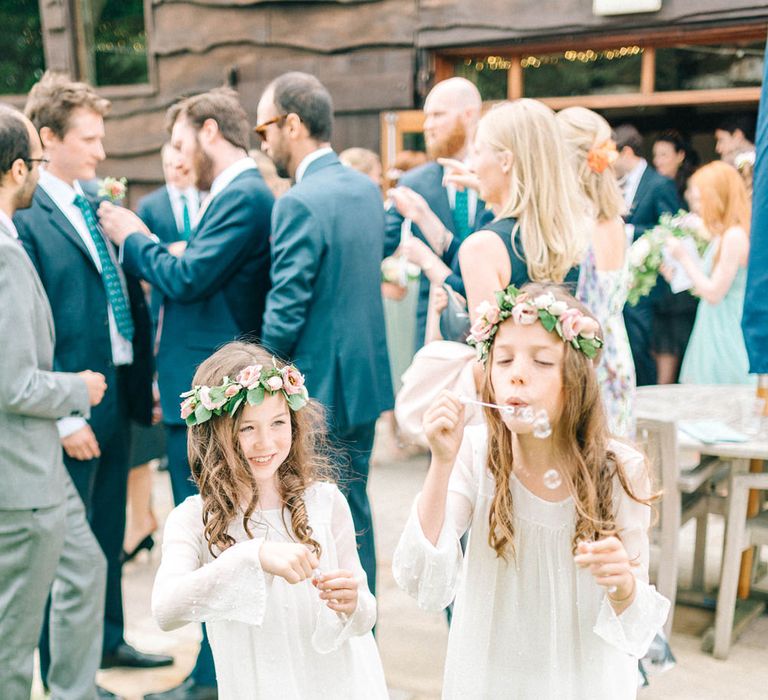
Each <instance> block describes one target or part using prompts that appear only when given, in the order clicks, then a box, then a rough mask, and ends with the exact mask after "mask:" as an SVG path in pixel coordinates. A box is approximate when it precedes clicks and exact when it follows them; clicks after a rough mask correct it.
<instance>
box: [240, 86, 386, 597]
mask: <svg viewBox="0 0 768 700" xmlns="http://www.w3.org/2000/svg"><path fill="white" fill-rule="evenodd" d="M257 118H258V121H259V125H258V126H257V127H256V128H255V131H256V133H257V134H258V135H259V136H260V137H261V139H262V141H263V143H262V150H263V151H264V152H265V153H266V154H267V155H268V156H269V157H270V158H271V159H272V160H273V161H274V163H275V167H276V169H277V173H278V175H280V176H281V177H291V178H293V180H294V182H295V184H294V186H293V187H292V188H291V189H290V190H288V192H286V193H285V194H284V195H283V196H282V197H280V199H278V200H277V203H276V204H275V210H274V213H273V216H272V229H273V233H272V236H273V242H272V248H273V251H272V270H271V277H272V289H271V290H270V292H269V295H268V296H267V308H266V311H265V312H264V331H263V333H262V342H263V343H264V345H266V346H267V347H269V348H270V349H271V350H272V351H273V352H275V353H276V354H277V355H279V356H280V357H283V358H284V359H286V360H292V361H294V362H296V365H297V366H298V367H300V368H301V371H302V372H304V373H305V375H306V380H307V386H309V387H310V388H311V390H312V395H313V397H315V398H317V399H318V400H319V401H320V402H321V403H322V404H323V405H324V406H325V407H326V408H327V409H328V414H329V417H328V419H329V429H330V439H331V442H332V444H333V445H334V447H335V448H338V449H337V451H336V454H338V455H340V456H341V459H340V464H339V475H340V479H339V486H340V487H341V488H342V491H344V493H345V495H346V496H347V500H348V501H349V505H350V510H351V511H352V518H353V520H354V523H355V530H356V531H357V533H358V537H357V541H358V545H359V551H360V561H361V564H362V565H363V568H364V569H365V572H366V574H367V576H368V587H369V588H370V590H371V592H375V586H376V554H375V551H374V538H373V523H372V521H371V510H370V505H369V502H368V495H367V492H366V485H367V481H368V464H369V459H370V455H371V449H372V446H373V437H374V429H375V425H376V419H377V418H378V417H379V415H380V414H381V413H383V412H384V411H386V410H389V409H390V408H392V404H393V400H392V381H391V379H390V370H389V358H388V356H387V343H386V337H385V330H384V310H383V306H382V300H381V288H380V279H381V271H380V265H381V259H382V254H383V250H384V210H383V207H382V206H381V193H380V191H379V188H378V187H377V186H376V185H374V184H373V182H372V181H371V180H370V178H368V177H366V176H365V175H362V174H361V173H358V172H356V171H355V170H352V168H347V167H346V166H344V165H342V163H341V162H340V161H339V158H338V156H337V155H336V153H335V152H334V151H333V149H332V148H331V146H330V139H331V127H332V123H333V106H332V102H331V96H330V94H329V93H328V91H327V90H326V88H325V87H324V86H323V85H322V84H321V83H320V81H319V80H318V79H317V78H315V77H314V76H312V75H308V74H307V73H286V74H284V75H282V76H280V77H279V78H277V79H276V80H274V81H273V82H272V83H270V85H269V86H268V87H267V89H266V90H265V92H264V94H263V95H262V97H261V100H260V101H259V106H258V109H257Z"/></svg>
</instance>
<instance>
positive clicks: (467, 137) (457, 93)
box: [384, 78, 493, 351]
mask: <svg viewBox="0 0 768 700" xmlns="http://www.w3.org/2000/svg"><path fill="white" fill-rule="evenodd" d="M481 109H482V100H481V98H480V93H479V92H478V89H477V87H475V85H474V83H471V82H470V81H469V80H466V79H465V78H449V79H448V80H443V81H442V82H440V83H438V84H437V85H435V87H433V88H432V90H431V91H430V93H429V95H427V99H426V101H425V102H424V141H425V142H426V145H427V155H428V156H429V158H430V162H429V163H426V164H425V165H422V166H420V167H418V168H414V169H413V170H409V171H408V172H407V173H405V175H403V177H402V178H400V181H399V182H398V186H404V187H409V188H411V189H412V190H414V191H415V192H417V193H418V194H420V195H421V196H422V197H424V199H425V200H426V201H427V204H429V206H430V208H431V209H432V211H434V212H435V214H437V216H438V217H439V218H440V220H441V221H442V222H443V225H444V226H445V227H446V228H447V229H448V231H449V232H450V235H449V236H447V237H446V238H445V240H443V241H440V243H439V244H437V248H433V250H435V252H436V253H437V254H438V255H440V256H441V258H442V259H443V261H444V262H445V263H446V264H447V265H448V266H449V267H450V266H451V262H452V261H453V258H454V256H455V255H456V252H457V251H458V248H459V245H460V244H461V242H462V241H463V240H464V239H465V238H466V237H467V236H468V235H469V234H470V233H472V232H473V231H475V230H477V229H479V228H481V227H482V226H484V225H485V224H486V223H488V222H489V221H491V219H493V214H492V213H491V212H490V211H488V210H487V209H486V208H485V203H484V202H483V201H482V200H479V199H478V197H477V193H476V192H474V191H472V190H458V189H457V188H456V187H455V186H454V185H452V184H448V185H443V166H442V165H440V164H439V163H437V162H436V161H437V159H438V158H453V159H455V160H459V161H462V162H466V161H467V160H468V158H469V154H470V151H471V149H472V141H473V139H474V136H475V130H476V128H477V122H478V121H479V119H480V112H481ZM402 223H403V217H402V215H401V214H400V213H399V212H398V211H397V209H396V207H394V206H392V207H390V208H389V210H388V211H387V217H386V226H387V228H386V239H385V250H384V255H385V256H387V255H392V253H393V252H394V251H395V249H396V248H397V246H398V244H399V243H400V230H401V226H402ZM413 233H414V235H415V236H416V237H418V238H420V239H421V240H422V241H424V242H425V243H427V244H428V245H429V242H428V241H427V240H426V238H425V237H424V235H423V234H422V233H421V231H420V230H419V229H418V227H417V226H414V227H413ZM428 303H429V280H428V279H427V278H426V277H425V276H424V275H422V277H421V281H420V284H419V300H418V304H417V306H416V344H415V348H414V351H416V350H418V349H419V348H420V347H421V346H422V345H423V344H424V334H425V332H426V325H427V306H428Z"/></svg>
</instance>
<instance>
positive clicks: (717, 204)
mask: <svg viewBox="0 0 768 700" xmlns="http://www.w3.org/2000/svg"><path fill="white" fill-rule="evenodd" d="M688 201H689V203H690V205H691V209H692V211H694V212H695V213H697V214H699V215H700V216H701V218H702V220H703V222H704V226H705V227H706V229H707V231H708V233H709V234H710V236H711V242H710V244H709V246H708V247H707V250H706V252H705V254H704V265H703V269H702V268H701V267H699V264H698V263H697V261H695V260H694V259H693V258H692V257H691V256H690V255H689V254H688V253H687V252H686V250H685V248H684V247H683V246H682V245H681V243H680V241H678V240H677V239H671V240H670V241H668V243H667V250H668V251H669V253H670V254H671V255H672V256H673V257H674V258H676V259H677V260H678V261H679V262H680V264H681V265H682V266H683V268H684V269H685V271H686V272H687V273H688V275H689V277H690V278H691V279H692V280H693V289H692V292H693V293H694V294H695V295H696V296H698V297H699V298H700V300H701V301H700V302H699V308H698V311H697V313H696V322H695V324H694V326H693V332H692V333H691V340H690V342H689V343H688V348H687V350H686V352H685V357H684V358H683V366H682V368H681V370H680V382H681V383H683V384H751V383H753V382H754V379H755V378H754V377H750V375H749V361H748V358H747V350H746V347H745V345H744V336H743V335H742V332H741V315H742V310H743V306H744V288H745V284H746V278H747V259H748V257H749V221H750V203H749V195H748V194H747V189H746V187H745V185H744V181H743V180H742V179H741V176H740V175H739V173H738V171H737V170H736V169H735V168H734V167H733V166H731V165H728V164H727V163H724V162H722V161H714V162H712V163H709V164H708V165H705V166H704V167H703V168H701V169H700V170H698V171H696V172H695V173H694V174H693V176H692V177H691V179H690V181H689V190H688Z"/></svg>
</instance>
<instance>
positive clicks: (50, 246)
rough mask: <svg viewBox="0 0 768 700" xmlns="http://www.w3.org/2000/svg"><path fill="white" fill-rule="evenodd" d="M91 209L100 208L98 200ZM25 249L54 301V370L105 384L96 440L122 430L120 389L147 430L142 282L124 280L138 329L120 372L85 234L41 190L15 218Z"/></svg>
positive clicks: (147, 328) (147, 341) (148, 358)
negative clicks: (92, 376) (86, 373)
mask: <svg viewBox="0 0 768 700" xmlns="http://www.w3.org/2000/svg"><path fill="white" fill-rule="evenodd" d="M93 204H94V207H96V206H97V204H96V203H95V202H93ZM13 221H14V224H15V225H16V228H17V229H18V232H19V238H20V239H21V241H22V243H23V245H24V248H25V249H26V251H27V253H28V254H29V257H30V259H31V260H32V262H33V263H34V265H35V268H36V269H37V272H38V274H39V276H40V279H41V281H42V283H43V287H44V288H45V292H46V294H47V295H48V299H49V300H50V303H51V311H52V313H53V321H54V326H55V329H56V348H55V353H54V369H56V370H57V371H61V372H80V371H82V370H85V369H91V370H93V371H95V372H102V373H103V374H104V376H105V377H106V379H107V392H106V394H105V395H104V399H103V400H102V402H101V403H100V404H99V405H98V406H94V407H93V409H92V410H91V418H90V420H89V423H90V424H91V427H92V428H93V430H94V432H95V434H96V437H97V439H98V440H99V441H101V440H102V439H103V436H104V435H106V434H110V433H111V432H112V431H114V430H115V428H116V427H119V424H118V423H117V422H116V421H117V419H118V418H119V417H120V416H121V415H124V412H123V411H122V408H121V407H120V406H119V405H118V398H117V397H118V392H115V391H110V387H116V386H118V384H119V386H120V389H121V392H120V394H122V395H123V396H124V397H125V398H126V399H127V404H128V410H129V415H130V416H131V418H133V419H134V420H136V421H137V422H139V423H142V424H145V425H149V424H150V423H151V418H152V375H153V373H154V365H153V359H152V341H151V336H152V329H151V323H150V319H149V313H148V310H147V305H146V301H145V299H144V294H143V293H142V291H141V286H140V284H139V281H138V280H137V279H136V278H135V277H132V276H131V275H130V274H126V276H125V277H126V285H127V287H128V297H129V302H130V306H131V315H132V316H133V323H134V337H133V364H132V365H127V366H122V367H117V368H116V367H115V366H114V364H113V362H112V342H111V339H110V335H109V319H108V313H107V304H108V301H107V294H106V291H105V290H104V284H103V282H102V279H101V274H100V273H99V271H98V269H97V268H96V265H95V264H94V262H93V259H92V258H91V255H90V253H89V252H88V249H87V248H86V246H85V244H84V243H83V240H82V239H81V238H80V235H79V234H78V233H77V231H76V230H75V229H74V227H73V226H72V224H71V223H70V222H69V220H68V219H67V217H66V216H64V214H63V213H62V211H61V210H60V209H59V208H58V207H57V206H56V204H54V202H53V200H52V199H51V198H50V197H49V196H48V194H47V193H46V192H45V190H43V189H42V188H41V187H38V188H37V190H36V191H35V196H34V199H33V202H32V206H31V207H30V208H29V209H21V210H19V211H18V212H17V213H16V215H15V216H14V219H13Z"/></svg>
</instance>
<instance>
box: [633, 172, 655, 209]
mask: <svg viewBox="0 0 768 700" xmlns="http://www.w3.org/2000/svg"><path fill="white" fill-rule="evenodd" d="M650 184H651V166H650V165H648V166H647V167H646V168H645V170H644V171H643V174H642V175H641V176H640V182H638V183H637V190H636V191H635V196H634V199H633V200H632V206H631V207H630V209H629V216H632V215H633V214H634V213H635V212H636V211H637V207H638V205H639V204H640V203H641V202H642V201H643V199H644V198H645V196H646V194H647V192H648V188H649V187H650Z"/></svg>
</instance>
